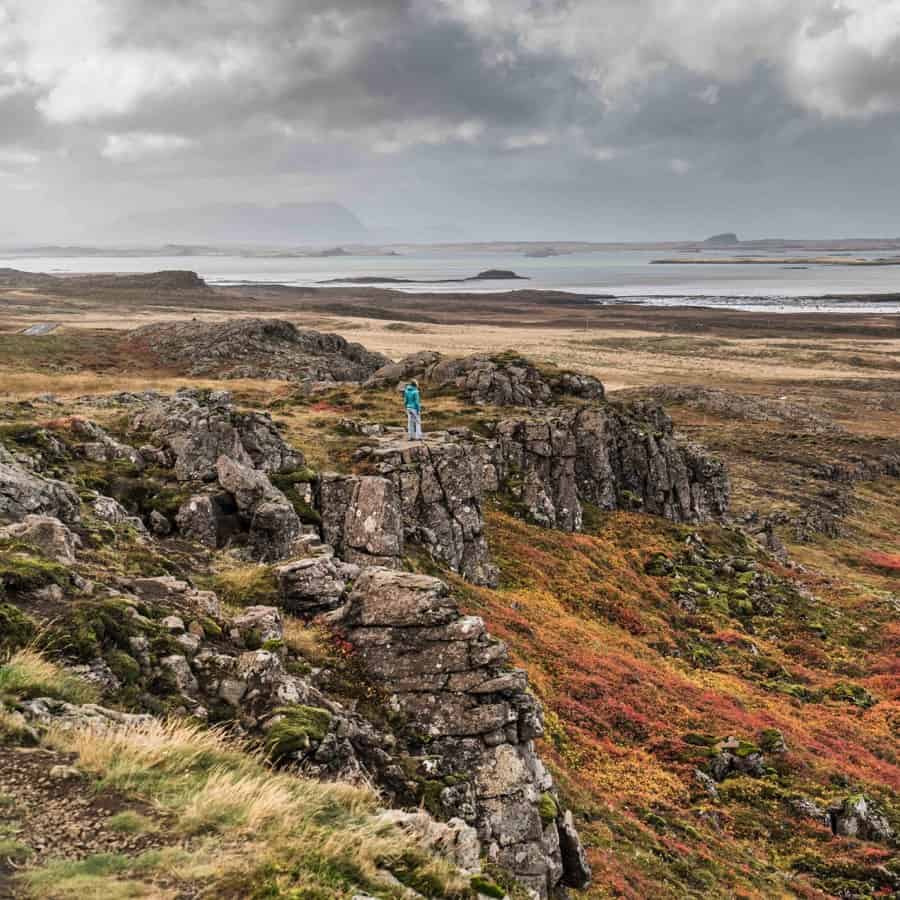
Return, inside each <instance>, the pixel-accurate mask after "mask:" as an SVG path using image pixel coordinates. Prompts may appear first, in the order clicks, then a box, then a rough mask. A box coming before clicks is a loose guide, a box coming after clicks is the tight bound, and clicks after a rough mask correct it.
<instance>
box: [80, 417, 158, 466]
mask: <svg viewBox="0 0 900 900" xmlns="http://www.w3.org/2000/svg"><path fill="white" fill-rule="evenodd" d="M70 428H71V430H72V433H73V434H74V435H76V436H77V437H80V438H82V439H83V440H84V443H83V444H80V445H79V446H78V447H77V448H76V449H77V450H79V451H80V452H81V454H82V455H84V456H85V457H87V458H88V459H90V460H93V461H94V462H112V461H113V460H117V459H124V460H127V461H128V462H130V463H131V464H132V465H134V466H137V467H138V468H141V469H143V468H144V465H145V461H144V458H143V456H142V455H141V454H140V452H139V451H138V450H135V448H134V447H130V446H129V445H128V444H123V443H121V442H120V441H117V440H116V439H115V438H113V437H112V436H111V435H110V434H107V432H106V431H105V430H104V429H103V428H102V427H101V426H100V425H98V424H97V423H96V422H92V421H90V419H82V418H73V419H72V420H71V424H70Z"/></svg>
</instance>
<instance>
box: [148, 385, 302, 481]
mask: <svg viewBox="0 0 900 900" xmlns="http://www.w3.org/2000/svg"><path fill="white" fill-rule="evenodd" d="M131 427H132V429H134V430H136V431H141V432H148V431H149V432H150V433H151V434H150V447H151V449H152V448H154V447H155V448H156V450H157V453H160V454H162V458H163V459H164V460H168V459H169V457H171V459H172V460H173V461H174V463H173V464H174V467H175V475H176V477H177V478H178V479H179V480H180V481H213V480H215V478H216V462H217V460H218V459H219V457H220V456H227V457H229V458H230V459H233V460H235V462H237V463H239V464H241V465H245V466H248V467H250V468H256V469H259V470H260V471H262V472H267V473H269V474H274V473H279V472H290V471H293V470H294V469H298V468H300V467H301V466H303V464H304V459H303V454H302V453H300V451H299V450H296V449H294V448H293V447H291V446H289V445H288V444H287V443H285V441H284V439H283V438H282V437H281V435H280V433H279V431H278V428H277V427H276V425H275V423H274V422H273V421H272V419H271V417H270V416H269V415H268V414H266V413H260V412H246V413H245V412H239V411H237V410H235V409H234V406H233V404H232V401H231V395H230V394H229V393H228V392H227V391H209V392H203V391H195V390H186V391H179V392H178V393H176V394H175V395H174V396H172V397H162V396H160V397H157V398H155V399H154V400H153V402H151V403H150V404H148V405H147V406H146V407H145V408H144V409H142V410H141V411H140V412H138V413H137V414H136V415H135V416H134V417H133V418H132V422H131ZM157 463H158V460H157Z"/></svg>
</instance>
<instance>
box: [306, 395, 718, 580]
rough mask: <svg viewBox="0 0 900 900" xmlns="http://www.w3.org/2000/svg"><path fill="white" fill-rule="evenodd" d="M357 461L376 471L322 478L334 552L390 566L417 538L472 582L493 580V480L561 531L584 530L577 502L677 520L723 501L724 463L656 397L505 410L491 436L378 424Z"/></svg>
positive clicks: (698, 516)
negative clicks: (409, 432) (418, 434)
mask: <svg viewBox="0 0 900 900" xmlns="http://www.w3.org/2000/svg"><path fill="white" fill-rule="evenodd" d="M354 460H355V462H356V463H357V464H358V465H359V466H360V467H363V468H365V469H367V470H368V471H370V472H372V473H373V474H372V475H352V476H335V475H330V476H327V477H324V478H323V479H322V480H321V482H320V491H319V501H318V502H319V508H320V510H321V512H322V525H323V535H324V537H325V540H327V541H329V542H330V543H332V544H333V545H334V547H335V549H336V551H337V552H338V554H339V555H340V556H342V557H343V558H345V559H348V560H349V561H351V562H356V563H360V564H363V565H364V564H367V563H372V564H376V565H377V564H385V563H387V564H388V565H391V566H393V567H396V566H397V562H396V560H398V559H399V557H400V556H402V555H403V552H404V549H405V547H406V545H407V544H414V545H417V546H420V547H423V548H424V549H425V550H426V551H427V552H428V553H429V554H430V556H431V557H432V558H433V559H434V560H435V561H437V562H439V563H441V564H443V565H446V566H447V567H448V568H449V569H450V570H451V571H454V572H457V573H459V574H460V575H463V576H464V577H465V578H466V579H468V580H469V581H472V582H473V583H475V584H485V585H492V584H496V581H497V570H496V568H495V567H494V566H493V564H492V563H491V560H490V554H489V550H488V546H487V542H486V540H485V536H484V519H483V505H484V499H485V496H486V495H488V494H491V493H495V492H497V491H500V492H503V493H505V494H507V495H509V496H511V498H512V499H513V500H514V501H515V502H516V503H517V504H518V505H519V506H521V508H522V510H523V512H524V514H525V515H526V516H528V518H530V519H532V520H533V521H535V522H536V523H538V524H540V525H544V526H546V527H550V528H559V529H560V530H563V531H580V530H581V528H582V525H583V504H584V503H591V504H593V505H595V506H597V507H600V508H601V509H623V508H624V509H639V510H643V511H645V512H649V513H654V514H657V515H661V516H665V517H666V518H669V519H671V520H673V521H676V522H696V521H704V520H706V519H709V518H711V517H715V516H721V515H722V514H724V513H725V511H726V510H727V507H728V493H729V486H728V478H727V475H726V473H725V470H724V467H723V466H722V465H721V464H720V463H718V462H717V461H716V460H715V459H713V458H711V457H709V456H707V455H706V454H705V453H704V452H703V451H702V450H700V449H698V448H696V447H694V446H692V445H689V444H688V445H684V444H679V443H678V442H676V440H675V439H674V436H673V430H672V423H671V421H670V420H669V419H668V417H667V416H666V415H665V413H663V412H662V410H661V409H659V408H658V407H649V408H648V407H637V408H633V407H632V408H628V409H626V410H622V409H619V408H617V407H614V406H611V405H605V404H604V405H601V406H579V407H567V408H554V409H553V410H550V411H547V412H544V413H533V414H531V416H529V417H528V418H516V419H505V420H502V421H501V422H499V423H498V424H497V425H496V427H495V428H494V437H493V439H490V440H488V439H484V438H481V437H478V436H476V435H474V434H473V433H472V432H471V431H468V430H467V429H451V430H450V431H447V432H431V433H429V434H427V435H426V438H425V440H424V441H415V442H411V441H408V440H406V439H405V438H404V436H403V434H402V432H401V431H400V430H399V429H386V431H385V434H384V435H382V436H380V437H375V438H373V439H372V443H371V444H369V445H367V446H364V447H362V448H360V449H359V450H358V451H357V453H356V455H355V457H354ZM385 481H386V482H388V484H389V485H391V486H393V490H390V489H389V487H388V484H385ZM379 534H380V537H378V536H377V535H379ZM348 535H351V537H349V538H348ZM386 551H389V552H386ZM392 560H393V561H392Z"/></svg>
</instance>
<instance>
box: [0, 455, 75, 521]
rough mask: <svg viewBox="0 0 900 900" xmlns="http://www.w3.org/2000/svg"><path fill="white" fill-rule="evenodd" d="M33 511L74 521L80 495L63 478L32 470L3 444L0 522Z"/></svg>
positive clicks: (0, 459)
mask: <svg viewBox="0 0 900 900" xmlns="http://www.w3.org/2000/svg"><path fill="white" fill-rule="evenodd" d="M30 514H35V515H47V516H55V517H56V518H57V519H59V520H60V521H62V522H65V523H67V524H70V525H71V524H73V523H74V522H77V521H78V519H79V500H78V495H77V494H76V493H75V491H74V490H73V489H72V488H71V487H70V486H69V485H68V484H65V483H64V482H62V481H54V480H53V479H50V478H42V477H41V476H40V475H36V474H34V473H33V472H29V471H28V470H27V469H25V468H23V467H22V466H21V465H20V464H19V463H18V462H16V460H15V459H14V458H13V456H12V455H11V454H10V453H9V452H8V451H7V450H6V449H5V448H4V447H2V446H0V522H19V521H21V520H22V519H24V518H25V516H27V515H30Z"/></svg>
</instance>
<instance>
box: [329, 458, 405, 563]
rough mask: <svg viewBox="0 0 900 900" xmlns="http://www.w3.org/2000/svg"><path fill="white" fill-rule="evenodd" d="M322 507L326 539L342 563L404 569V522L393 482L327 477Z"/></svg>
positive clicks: (380, 479) (339, 476)
mask: <svg viewBox="0 0 900 900" xmlns="http://www.w3.org/2000/svg"><path fill="white" fill-rule="evenodd" d="M318 506H319V510H320V512H321V515H322V537H323V539H324V540H325V541H326V542H327V543H328V544H330V545H331V546H332V547H334V549H335V551H336V552H337V554H338V555H339V556H340V557H341V558H342V559H344V560H346V561H347V562H350V563H357V564H359V565H374V566H386V567H389V568H395V569H396V568H400V566H401V564H402V557H403V549H404V538H403V519H402V516H401V511H400V501H399V497H398V494H397V491H396V489H395V487H394V484H393V482H391V481H390V480H388V479H387V478H380V477H375V476H365V475H335V474H326V475H323V476H321V477H320V479H319V484H318Z"/></svg>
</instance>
